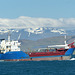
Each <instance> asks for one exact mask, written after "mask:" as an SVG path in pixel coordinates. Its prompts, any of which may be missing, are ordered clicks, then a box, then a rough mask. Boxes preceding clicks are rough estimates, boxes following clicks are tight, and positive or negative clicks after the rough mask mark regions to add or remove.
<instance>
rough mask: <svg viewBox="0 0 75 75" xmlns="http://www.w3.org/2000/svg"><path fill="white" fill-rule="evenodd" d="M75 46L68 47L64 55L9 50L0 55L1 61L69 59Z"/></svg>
mask: <svg viewBox="0 0 75 75" xmlns="http://www.w3.org/2000/svg"><path fill="white" fill-rule="evenodd" d="M74 49H75V48H70V49H68V50H67V51H66V52H65V54H64V55H53V56H47V55H46V56H37V55H36V56H35V57H31V56H29V55H28V54H26V53H24V52H23V51H16V52H15V51H13V52H7V53H5V54H1V55H0V60H1V61H42V60H49V61H50V60H69V59H70V58H71V55H72V54H73V51H74Z"/></svg>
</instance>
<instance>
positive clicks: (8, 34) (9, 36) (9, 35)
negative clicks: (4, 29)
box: [8, 31, 10, 42]
mask: <svg viewBox="0 0 75 75" xmlns="http://www.w3.org/2000/svg"><path fill="white" fill-rule="evenodd" d="M8 42H10V31H8Z"/></svg>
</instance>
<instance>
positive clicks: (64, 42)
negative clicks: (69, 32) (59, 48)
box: [64, 35, 67, 45]
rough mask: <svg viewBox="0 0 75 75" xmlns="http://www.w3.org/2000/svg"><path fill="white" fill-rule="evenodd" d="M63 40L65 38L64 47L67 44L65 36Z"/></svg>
mask: <svg viewBox="0 0 75 75" xmlns="http://www.w3.org/2000/svg"><path fill="white" fill-rule="evenodd" d="M64 38H65V41H64V43H65V45H66V44H67V43H66V35H65V36H64Z"/></svg>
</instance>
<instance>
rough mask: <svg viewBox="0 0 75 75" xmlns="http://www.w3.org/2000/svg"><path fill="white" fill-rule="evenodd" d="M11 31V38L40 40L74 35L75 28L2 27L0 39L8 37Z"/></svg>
mask: <svg viewBox="0 0 75 75" xmlns="http://www.w3.org/2000/svg"><path fill="white" fill-rule="evenodd" d="M9 32H10V34H11V40H14V39H15V40H18V39H28V40H38V39H43V38H48V37H53V36H63V35H65V34H66V35H74V32H75V30H65V29H62V28H54V27H45V28H44V27H41V28H23V29H0V39H1V38H5V39H7V35H8V33H9Z"/></svg>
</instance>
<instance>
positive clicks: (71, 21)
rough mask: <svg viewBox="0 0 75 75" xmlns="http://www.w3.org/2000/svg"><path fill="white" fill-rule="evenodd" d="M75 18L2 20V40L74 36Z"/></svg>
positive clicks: (0, 29)
mask: <svg viewBox="0 0 75 75" xmlns="http://www.w3.org/2000/svg"><path fill="white" fill-rule="evenodd" d="M74 27H75V18H66V19H65V18H59V19H51V18H32V17H25V16H20V17H18V18H16V19H3V18H0V38H7V34H8V32H9V31H10V34H11V39H18V38H19V39H29V40H37V39H43V38H47V37H52V36H61V35H65V34H66V35H74V34H75V29H74Z"/></svg>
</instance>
